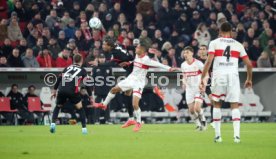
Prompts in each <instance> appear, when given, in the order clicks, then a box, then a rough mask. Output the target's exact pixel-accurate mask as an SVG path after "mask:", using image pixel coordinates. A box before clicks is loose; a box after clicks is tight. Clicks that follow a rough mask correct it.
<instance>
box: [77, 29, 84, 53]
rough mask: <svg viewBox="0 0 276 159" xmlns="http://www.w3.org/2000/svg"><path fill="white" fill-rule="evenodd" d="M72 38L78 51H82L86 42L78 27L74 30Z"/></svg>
mask: <svg viewBox="0 0 276 159" xmlns="http://www.w3.org/2000/svg"><path fill="white" fill-rule="evenodd" d="M74 40H75V44H76V47H77V48H78V49H79V50H80V51H84V50H85V44H86V43H85V39H84V37H83V35H82V32H81V30H80V29H77V30H76V32H75V37H74Z"/></svg>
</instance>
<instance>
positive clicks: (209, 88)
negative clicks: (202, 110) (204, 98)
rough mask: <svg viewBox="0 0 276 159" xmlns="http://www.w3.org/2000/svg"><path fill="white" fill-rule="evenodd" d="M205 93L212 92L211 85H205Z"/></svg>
mask: <svg viewBox="0 0 276 159" xmlns="http://www.w3.org/2000/svg"><path fill="white" fill-rule="evenodd" d="M205 92H206V94H207V95H208V96H209V95H210V94H212V92H211V86H206V90H205Z"/></svg>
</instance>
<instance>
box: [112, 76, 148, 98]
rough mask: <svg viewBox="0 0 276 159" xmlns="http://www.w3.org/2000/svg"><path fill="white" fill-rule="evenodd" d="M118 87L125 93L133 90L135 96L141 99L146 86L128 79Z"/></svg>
mask: <svg viewBox="0 0 276 159" xmlns="http://www.w3.org/2000/svg"><path fill="white" fill-rule="evenodd" d="M117 86H118V87H120V88H121V89H122V91H123V92H125V91H128V90H132V91H133V95H135V96H137V97H139V98H141V96H142V93H143V89H144V86H145V84H144V83H143V82H141V81H137V80H133V79H131V78H126V79H124V80H122V81H120V82H119V83H118V84H117Z"/></svg>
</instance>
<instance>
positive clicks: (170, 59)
mask: <svg viewBox="0 0 276 159" xmlns="http://www.w3.org/2000/svg"><path fill="white" fill-rule="evenodd" d="M165 58H166V59H167V61H168V65H169V66H171V67H180V65H181V63H180V64H178V63H177V60H176V58H175V49H174V48H170V49H169V51H168V55H167V56H166V57H165Z"/></svg>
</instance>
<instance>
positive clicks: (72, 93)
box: [50, 54, 92, 134]
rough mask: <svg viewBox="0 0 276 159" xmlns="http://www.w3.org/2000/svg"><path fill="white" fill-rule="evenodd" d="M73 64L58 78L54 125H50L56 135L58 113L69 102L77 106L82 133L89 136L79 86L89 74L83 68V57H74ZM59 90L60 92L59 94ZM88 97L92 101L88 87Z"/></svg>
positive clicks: (55, 88)
mask: <svg viewBox="0 0 276 159" xmlns="http://www.w3.org/2000/svg"><path fill="white" fill-rule="evenodd" d="M73 62H74V63H73V64H72V65H70V66H68V67H66V68H65V69H64V70H63V71H62V75H61V76H59V77H58V79H57V83H56V84H55V86H54V92H53V94H52V97H57V98H56V104H57V105H56V107H55V109H54V111H53V116H52V123H51V125H50V132H51V133H55V131H56V124H55V121H56V120H57V118H58V113H59V111H60V109H61V107H62V106H63V105H64V104H65V103H66V101H67V100H69V101H70V102H71V103H72V104H74V105H75V107H76V109H77V110H78V111H79V114H80V119H81V124H82V133H83V134H87V129H86V121H85V119H86V117H85V111H84V109H83V107H82V102H81V97H80V94H79V85H80V82H81V81H82V80H85V79H86V78H88V76H87V72H86V70H85V69H84V68H82V67H81V65H82V63H83V59H82V56H81V55H79V54H76V55H74V57H73ZM57 89H58V92H57ZM86 89H87V92H88V95H89V96H90V99H91V95H92V93H91V89H90V88H89V87H86Z"/></svg>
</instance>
